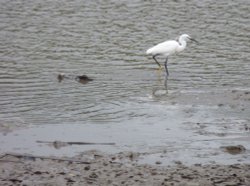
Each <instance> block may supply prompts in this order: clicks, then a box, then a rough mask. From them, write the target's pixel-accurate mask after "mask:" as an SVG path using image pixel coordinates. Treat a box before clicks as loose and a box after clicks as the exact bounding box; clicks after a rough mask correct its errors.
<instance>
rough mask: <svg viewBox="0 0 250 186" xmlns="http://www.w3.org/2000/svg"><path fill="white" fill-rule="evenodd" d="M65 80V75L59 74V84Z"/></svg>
mask: <svg viewBox="0 0 250 186" xmlns="http://www.w3.org/2000/svg"><path fill="white" fill-rule="evenodd" d="M64 78H65V74H63V73H60V74H58V76H57V79H58V82H59V83H60V82H61V81H62V80H63V79H64Z"/></svg>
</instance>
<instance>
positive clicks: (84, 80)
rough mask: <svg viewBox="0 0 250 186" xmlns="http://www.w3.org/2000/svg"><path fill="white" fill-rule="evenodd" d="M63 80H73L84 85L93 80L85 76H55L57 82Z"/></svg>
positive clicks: (61, 74)
mask: <svg viewBox="0 0 250 186" xmlns="http://www.w3.org/2000/svg"><path fill="white" fill-rule="evenodd" d="M65 78H67V79H72V80H73V79H75V80H76V81H78V82H79V83H82V84H86V83H88V82H89V81H93V79H91V78H89V77H88V76H87V75H80V76H66V75H65V74H64V73H60V74H58V75H57V79H58V82H59V83H60V82H62V80H64V79H65Z"/></svg>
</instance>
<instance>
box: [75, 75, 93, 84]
mask: <svg viewBox="0 0 250 186" xmlns="http://www.w3.org/2000/svg"><path fill="white" fill-rule="evenodd" d="M76 80H77V81H78V82H80V83H82V84H86V83H88V82H89V81H93V79H91V78H89V77H88V76H86V75H81V76H76Z"/></svg>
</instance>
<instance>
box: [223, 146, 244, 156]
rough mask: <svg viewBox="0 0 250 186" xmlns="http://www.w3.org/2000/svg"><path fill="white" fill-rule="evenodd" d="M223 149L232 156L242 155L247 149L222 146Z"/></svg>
mask: <svg viewBox="0 0 250 186" xmlns="http://www.w3.org/2000/svg"><path fill="white" fill-rule="evenodd" d="M221 149H223V150H224V151H225V152H228V153H229V154H232V155H236V154H240V153H243V152H245V151H246V148H245V147H244V146H243V145H235V146H233V145H231V146H222V147H221Z"/></svg>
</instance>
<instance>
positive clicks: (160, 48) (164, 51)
mask: <svg viewBox="0 0 250 186" xmlns="http://www.w3.org/2000/svg"><path fill="white" fill-rule="evenodd" d="M188 40H191V41H195V42H197V41H196V40H195V39H193V38H191V37H190V36H189V35H187V34H182V35H181V36H180V37H179V39H178V40H177V41H176V40H168V41H165V42H163V43H159V44H157V45H155V46H153V47H152V48H149V49H148V50H147V51H146V54H148V55H152V56H153V59H154V60H155V62H156V63H157V65H159V67H160V69H161V68H162V67H161V64H160V63H159V62H158V61H157V60H156V56H160V55H161V56H164V57H166V60H165V69H166V73H167V76H168V75H169V73H168V67H167V62H168V56H170V55H173V54H175V53H179V52H181V51H183V50H184V49H185V48H186V46H187V41H188ZM197 43H198V42H197Z"/></svg>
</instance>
